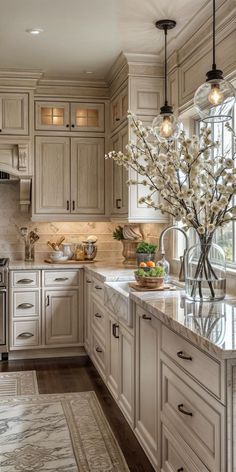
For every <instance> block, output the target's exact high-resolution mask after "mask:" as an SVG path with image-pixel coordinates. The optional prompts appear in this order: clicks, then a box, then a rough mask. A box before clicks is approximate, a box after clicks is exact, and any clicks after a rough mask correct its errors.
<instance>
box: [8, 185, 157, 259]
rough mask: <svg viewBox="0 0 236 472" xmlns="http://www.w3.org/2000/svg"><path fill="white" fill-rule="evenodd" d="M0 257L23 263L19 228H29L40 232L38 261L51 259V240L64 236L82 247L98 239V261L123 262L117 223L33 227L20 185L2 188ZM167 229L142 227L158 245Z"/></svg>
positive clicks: (62, 223)
mask: <svg viewBox="0 0 236 472" xmlns="http://www.w3.org/2000/svg"><path fill="white" fill-rule="evenodd" d="M0 222H1V224H0V257H3V256H4V257H10V258H11V259H12V260H22V259H24V242H23V239H22V237H21V236H20V234H19V231H18V228H19V227H21V226H27V227H30V228H31V229H33V228H37V230H38V233H39V236H40V239H39V241H38V242H37V243H36V245H35V259H36V260H42V259H44V258H45V257H47V256H48V252H49V251H50V249H49V248H48V246H47V241H48V240H49V239H52V240H56V239H57V238H59V236H61V235H64V236H65V238H66V240H65V241H66V242H73V243H79V242H81V241H82V240H84V239H86V238H87V237H88V236H89V235H91V234H94V235H96V236H97V238H98V242H97V245H98V255H97V259H98V260H100V261H101V260H110V261H113V260H115V261H120V260H122V244H121V243H120V242H119V241H115V240H114V239H113V237H112V233H113V231H114V229H115V227H116V226H117V224H118V223H116V222H104V223H97V222H86V223H84V222H75V223H68V222H60V223H59V222H52V223H33V222H32V221H31V220H30V217H29V215H28V214H26V213H22V212H21V211H20V205H19V185H18V183H7V184H3V183H2V184H0ZM164 227H165V225H162V224H142V225H141V229H142V231H143V234H144V237H145V239H146V240H148V241H149V242H153V243H157V242H158V239H159V235H160V232H161V231H162V229H163V228H164Z"/></svg>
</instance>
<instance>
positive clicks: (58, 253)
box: [50, 251, 63, 261]
mask: <svg viewBox="0 0 236 472" xmlns="http://www.w3.org/2000/svg"><path fill="white" fill-rule="evenodd" d="M62 257H63V251H53V252H50V258H51V259H52V261H58V260H59V259H61V258H62Z"/></svg>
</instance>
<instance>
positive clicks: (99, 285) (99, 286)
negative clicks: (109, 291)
mask: <svg viewBox="0 0 236 472" xmlns="http://www.w3.org/2000/svg"><path fill="white" fill-rule="evenodd" d="M92 294H93V295H95V296H96V297H98V298H99V299H100V300H101V301H102V302H103V301H104V283H103V282H100V281H99V280H97V279H93V285H92Z"/></svg>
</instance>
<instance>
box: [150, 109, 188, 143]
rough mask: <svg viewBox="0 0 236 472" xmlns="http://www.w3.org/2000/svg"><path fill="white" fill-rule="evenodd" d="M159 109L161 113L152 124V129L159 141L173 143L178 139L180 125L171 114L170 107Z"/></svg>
mask: <svg viewBox="0 0 236 472" xmlns="http://www.w3.org/2000/svg"><path fill="white" fill-rule="evenodd" d="M166 108H167V107H166V106H164V107H162V108H161V112H160V114H159V115H158V116H156V118H154V120H153V122H152V128H153V130H154V133H155V135H156V137H157V138H158V139H159V140H160V141H174V140H176V139H177V138H178V137H179V134H180V130H181V123H180V121H179V120H178V118H176V116H175V115H174V114H173V112H172V107H169V106H168V109H169V110H166Z"/></svg>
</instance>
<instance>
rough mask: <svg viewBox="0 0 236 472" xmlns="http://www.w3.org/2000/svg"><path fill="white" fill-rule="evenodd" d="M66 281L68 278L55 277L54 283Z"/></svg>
mask: <svg viewBox="0 0 236 472" xmlns="http://www.w3.org/2000/svg"><path fill="white" fill-rule="evenodd" d="M66 280H69V279H68V277H57V278H56V279H54V282H65V281H66Z"/></svg>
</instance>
